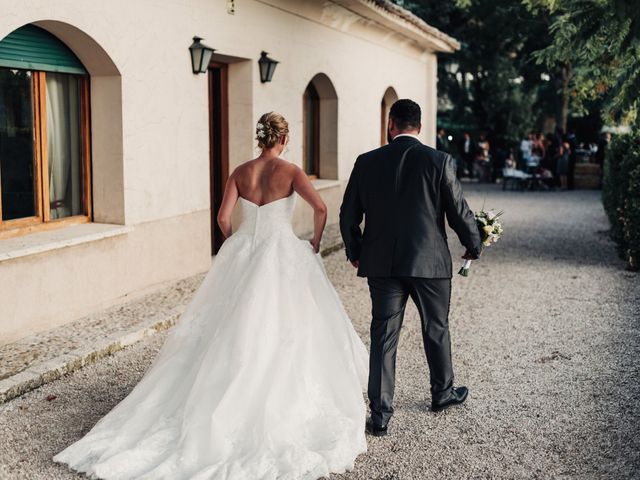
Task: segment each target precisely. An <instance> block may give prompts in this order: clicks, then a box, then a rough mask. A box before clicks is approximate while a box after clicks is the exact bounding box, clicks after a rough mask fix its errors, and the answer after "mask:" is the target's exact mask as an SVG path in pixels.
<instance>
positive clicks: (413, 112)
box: [387, 98, 422, 142]
mask: <svg viewBox="0 0 640 480" xmlns="http://www.w3.org/2000/svg"><path fill="white" fill-rule="evenodd" d="M421 116H422V112H421V111H420V105H418V104H417V103H416V102H414V101H413V100H409V99H408V98H403V99H401V100H398V101H396V102H395V103H394V104H393V105H391V110H389V128H388V131H387V134H388V137H389V142H391V140H392V139H393V138H395V137H396V135H400V134H401V133H411V134H414V135H417V134H418V133H420V128H422V124H421V123H420V117H421Z"/></svg>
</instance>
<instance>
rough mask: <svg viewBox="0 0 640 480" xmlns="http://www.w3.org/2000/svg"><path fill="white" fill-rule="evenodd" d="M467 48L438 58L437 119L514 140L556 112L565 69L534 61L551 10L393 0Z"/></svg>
mask: <svg viewBox="0 0 640 480" xmlns="http://www.w3.org/2000/svg"><path fill="white" fill-rule="evenodd" d="M396 3H398V4H400V5H401V6H403V7H405V8H408V9H410V10H411V11H413V12H414V13H415V14H416V15H418V16H420V17H421V18H423V19H424V20H425V21H427V22H428V23H429V24H430V25H433V26H434V27H436V28H438V29H440V30H442V31H444V32H446V33H447V34H449V35H451V36H453V37H455V38H456V39H458V40H459V41H460V42H461V44H462V48H461V49H460V51H458V52H455V53H454V54H447V55H443V56H442V57H441V58H440V59H439V62H438V64H439V72H438V92H439V96H440V104H439V117H440V120H444V121H445V122H448V123H449V124H450V125H454V126H455V125H459V126H466V127H468V126H471V127H472V128H471V129H472V130H475V131H476V132H479V131H484V132H487V133H489V136H490V137H492V138H493V139H494V140H496V139H497V140H504V141H507V143H511V144H514V143H516V142H517V141H518V140H520V139H521V138H522V136H523V135H524V134H525V133H526V132H527V131H530V130H532V129H534V128H536V127H537V128H538V129H539V128H541V127H542V124H543V122H544V120H546V119H547V118H548V117H550V116H551V117H553V116H555V115H556V113H557V105H558V103H559V101H560V100H559V96H558V95H559V94H558V92H559V83H558V82H559V80H560V70H559V69H558V68H549V67H548V66H547V65H546V64H540V63H537V62H535V59H534V57H533V53H534V52H536V51H538V50H540V49H542V48H545V47H546V46H548V45H549V44H550V43H551V37H550V35H549V25H550V23H551V17H550V16H549V14H548V12H547V11H546V10H544V9H538V10H535V11H534V10H532V9H530V8H528V6H527V5H525V4H524V3H522V2H520V1H517V0H495V1H491V2H488V1H481V0H458V1H457V2H439V1H433V0H396Z"/></svg>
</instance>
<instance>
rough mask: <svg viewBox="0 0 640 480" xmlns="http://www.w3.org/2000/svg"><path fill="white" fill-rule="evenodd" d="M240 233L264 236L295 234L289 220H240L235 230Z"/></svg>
mask: <svg viewBox="0 0 640 480" xmlns="http://www.w3.org/2000/svg"><path fill="white" fill-rule="evenodd" d="M235 233H236V234H240V235H250V236H256V237H265V236H271V235H274V234H279V233H283V234H287V235H289V234H291V235H295V234H294V232H293V227H292V225H291V223H290V222H288V221H287V222H285V221H283V222H269V223H258V224H256V223H254V222H242V223H241V224H240V225H239V227H238V229H237V230H236V232H235Z"/></svg>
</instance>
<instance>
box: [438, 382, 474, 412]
mask: <svg viewBox="0 0 640 480" xmlns="http://www.w3.org/2000/svg"><path fill="white" fill-rule="evenodd" d="M467 395H469V389H468V388H467V387H458V388H454V389H453V390H452V391H451V396H450V397H449V398H447V399H446V400H445V401H443V402H431V410H433V411H434V412H440V411H442V410H444V409H446V408H449V407H450V406H452V405H460V404H461V403H463V402H464V401H465V400H466V399H467Z"/></svg>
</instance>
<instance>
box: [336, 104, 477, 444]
mask: <svg viewBox="0 0 640 480" xmlns="http://www.w3.org/2000/svg"><path fill="white" fill-rule="evenodd" d="M420 117H421V112H420V106H419V105H418V104H417V103H415V102H413V101H411V100H406V99H405V100H398V101H397V102H395V103H394V104H393V106H392V107H391V111H390V113H389V128H388V131H387V135H388V138H389V144H388V145H385V146H383V147H380V148H378V149H376V150H373V151H371V152H368V153H364V154H362V155H360V156H359V157H358V159H357V160H356V163H355V165H354V167H353V171H352V173H351V177H350V178H349V183H348V185H347V189H346V191H345V194H344V199H343V202H342V206H341V208H340V231H341V233H342V238H343V240H344V243H345V246H346V251H347V258H348V259H349V261H350V262H351V263H352V264H353V266H354V267H356V268H357V269H358V276H360V277H367V278H368V283H369V290H370V293H371V303H372V316H373V319H372V322H371V355H370V360H369V388H368V395H369V401H370V407H371V419H369V421H368V422H367V430H368V431H369V433H371V434H373V435H375V436H383V435H386V434H387V426H388V423H389V419H390V418H391V415H392V414H393V406H392V404H393V392H394V387H395V371H396V349H397V347H398V339H399V337H400V328H401V326H402V319H403V317H404V309H405V306H406V304H407V300H408V298H409V297H411V300H413V302H414V303H415V304H416V306H417V307H418V311H419V312H420V319H421V321H422V338H423V341H424V349H425V353H426V356H427V363H428V364H429V371H430V374H431V402H432V403H431V408H432V410H433V411H439V410H443V409H445V408H447V407H450V406H451V405H456V404H460V403H462V402H464V401H465V400H466V398H467V394H468V390H467V388H466V387H459V388H454V387H453V368H452V366H451V339H450V337H449V323H448V316H449V302H450V298H451V255H450V253H449V247H448V245H447V234H446V231H445V224H444V219H445V216H446V218H447V222H448V223H449V225H450V226H451V228H453V230H454V231H455V232H456V234H457V236H458V238H459V239H460V241H461V242H462V244H463V245H464V246H465V247H466V249H467V251H466V253H465V255H464V258H470V259H477V258H478V257H479V256H480V252H481V249H482V241H481V239H480V233H479V231H478V228H477V226H476V221H475V218H474V214H473V212H472V211H471V210H470V209H469V206H468V205H467V202H466V201H465V199H464V197H463V196H462V189H461V187H460V183H459V182H458V180H457V179H456V172H455V170H454V165H453V160H452V158H451V156H450V155H448V154H446V153H444V152H439V151H437V150H434V149H433V148H430V147H427V146H426V145H423V144H422V143H421V142H420V140H419V139H418V137H417V135H418V134H419V133H420V128H421V123H420ZM363 217H364V218H365V228H364V233H362V230H361V229H360V224H361V222H362V219H363Z"/></svg>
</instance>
